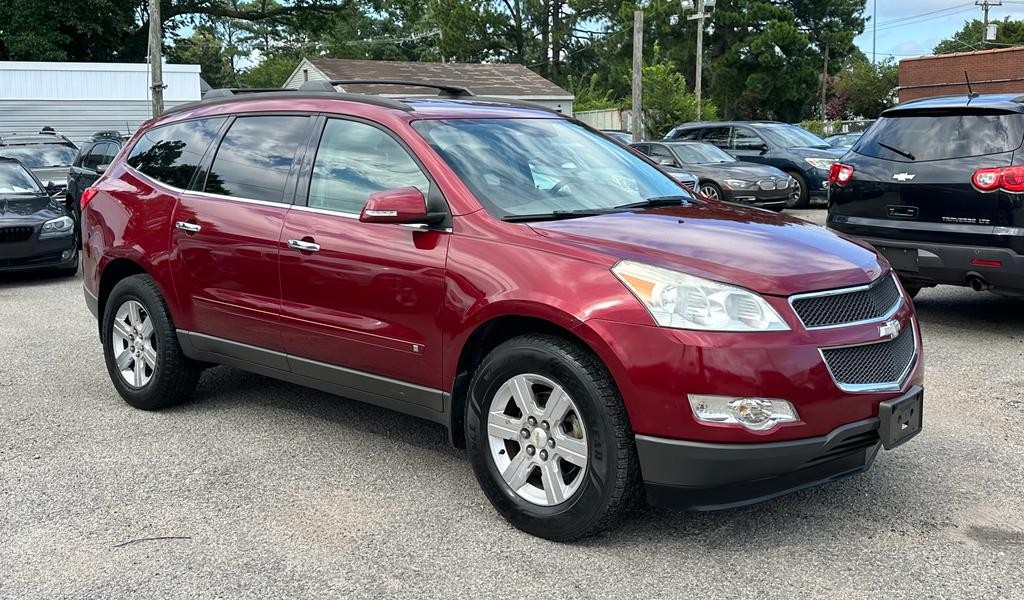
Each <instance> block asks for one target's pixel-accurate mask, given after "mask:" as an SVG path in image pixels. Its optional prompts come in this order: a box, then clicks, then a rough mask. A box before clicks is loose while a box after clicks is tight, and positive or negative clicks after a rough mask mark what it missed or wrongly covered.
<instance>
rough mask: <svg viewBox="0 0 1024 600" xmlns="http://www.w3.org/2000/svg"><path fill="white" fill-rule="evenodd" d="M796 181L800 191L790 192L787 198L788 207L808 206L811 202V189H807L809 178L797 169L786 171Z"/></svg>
mask: <svg viewBox="0 0 1024 600" xmlns="http://www.w3.org/2000/svg"><path fill="white" fill-rule="evenodd" d="M786 173H788V174H789V176H790V177H792V178H793V180H794V181H796V186H797V189H798V190H799V193H797V194H790V195H789V198H787V199H786V208H807V206H808V205H809V204H810V202H811V191H810V190H808V189H807V180H806V179H804V176H803V175H801V174H800V173H798V172H796V171H786Z"/></svg>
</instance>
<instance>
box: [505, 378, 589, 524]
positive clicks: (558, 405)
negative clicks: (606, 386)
mask: <svg viewBox="0 0 1024 600" xmlns="http://www.w3.org/2000/svg"><path fill="white" fill-rule="evenodd" d="M487 437H488V442H489V446H490V450H491V459H492V460H493V461H494V466H495V467H496V468H497V470H498V473H500V474H501V477H502V479H504V480H505V483H507V484H508V486H509V487H510V488H511V489H512V490H513V491H514V492H515V493H516V495H518V496H519V497H520V498H522V499H524V500H526V501H527V502H530V503H532V504H537V505H540V506H554V505H556V504H561V503H563V502H565V501H566V500H568V499H570V498H571V497H572V496H573V494H575V493H576V492H577V491H578V490H579V488H580V485H581V484H582V483H583V480H584V478H585V476H586V471H587V460H588V448H587V435H586V430H585V429H584V427H583V421H582V419H581V418H580V415H579V411H578V409H577V408H576V404H575V403H574V402H573V400H572V398H570V397H569V394H568V393H567V392H566V391H565V389H564V388H563V387H562V386H561V385H559V384H557V383H555V382H554V381H552V380H551V379H548V378H547V377H544V376H542V375H536V374H522V375H516V376H515V377H513V378H511V379H509V380H508V381H506V382H505V383H504V384H502V385H501V387H500V388H498V391H497V392H496V393H495V394H494V397H493V398H492V399H491V402H490V407H489V409H488V415H487Z"/></svg>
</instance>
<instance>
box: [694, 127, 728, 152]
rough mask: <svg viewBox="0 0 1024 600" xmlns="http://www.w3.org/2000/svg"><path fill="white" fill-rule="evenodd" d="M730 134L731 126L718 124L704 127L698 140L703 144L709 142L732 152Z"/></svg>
mask: <svg viewBox="0 0 1024 600" xmlns="http://www.w3.org/2000/svg"><path fill="white" fill-rule="evenodd" d="M731 134H732V127H729V126H727V125H726V126H718V127H705V128H704V129H703V130H701V134H700V141H702V142H704V143H705V144H711V145H712V146H718V147H719V148H721V149H722V150H725V151H726V152H729V153H730V154H732V152H731V150H732V146H731V144H730V139H729V138H730V136H731Z"/></svg>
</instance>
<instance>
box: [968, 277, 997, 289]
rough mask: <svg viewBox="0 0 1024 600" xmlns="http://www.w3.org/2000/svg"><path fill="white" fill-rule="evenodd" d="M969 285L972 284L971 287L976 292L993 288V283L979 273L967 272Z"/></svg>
mask: <svg viewBox="0 0 1024 600" xmlns="http://www.w3.org/2000/svg"><path fill="white" fill-rule="evenodd" d="M967 285H969V286H971V289H972V290H974V291H976V292H984V291H986V290H990V289H992V284H991V283H989V282H987V281H985V278H984V277H982V276H981V275H978V274H977V273H968V274H967Z"/></svg>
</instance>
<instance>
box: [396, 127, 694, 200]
mask: <svg viewBox="0 0 1024 600" xmlns="http://www.w3.org/2000/svg"><path fill="white" fill-rule="evenodd" d="M413 127H414V128H415V129H416V131H418V132H419V134H420V135H422V136H423V137H424V139H426V140H427V142H428V143H429V144H430V145H431V146H432V147H433V148H434V150H436V151H437V153H438V154H439V155H441V157H442V158H444V160H445V162H447V163H448V166H450V167H451V168H452V170H453V171H455V173H456V174H458V176H459V177H460V178H461V179H462V181H463V183H465V184H466V186H467V187H469V189H470V190H471V191H472V192H473V194H474V195H476V197H477V199H478V200H480V202H481V203H482V204H483V205H484V206H485V207H486V208H487V210H488V212H490V213H491V214H492V215H495V216H496V217H499V218H508V217H514V216H516V215H552V214H556V213H566V212H584V211H605V210H615V209H617V208H625V205H627V204H639V203H643V202H647V201H652V200H658V199H664V198H666V197H673V198H677V200H676V202H680V201H682V199H685V200H692V199H693V197H692V196H691V195H690V193H689V192H688V191H686V189H685V188H683V187H682V186H681V185H680V184H678V183H676V182H675V181H674V180H673V179H672V178H670V177H668V176H667V175H665V174H663V173H661V172H660V171H658V170H657V169H656V168H654V167H653V166H651V165H650V164H649V163H647V162H646V161H644V160H642V159H640V158H638V157H637V156H635V155H634V154H632V153H631V152H629V151H628V150H626V149H625V148H623V147H622V146H620V145H618V144H616V143H615V142H612V141H611V140H609V139H607V138H605V137H602V136H599V135H595V134H593V133H591V132H590V131H589V130H587V129H586V128H584V127H581V126H579V125H576V124H574V123H572V122H570V121H565V120H562V119H451V120H427V121H417V122H415V123H413ZM681 197H684V198H681Z"/></svg>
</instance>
